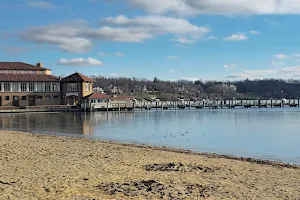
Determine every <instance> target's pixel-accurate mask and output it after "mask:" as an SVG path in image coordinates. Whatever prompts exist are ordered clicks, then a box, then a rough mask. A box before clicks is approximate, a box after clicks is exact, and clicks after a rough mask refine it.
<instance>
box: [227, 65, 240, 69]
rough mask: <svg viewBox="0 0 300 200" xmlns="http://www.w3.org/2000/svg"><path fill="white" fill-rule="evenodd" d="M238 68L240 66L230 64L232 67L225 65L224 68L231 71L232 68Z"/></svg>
mask: <svg viewBox="0 0 300 200" xmlns="http://www.w3.org/2000/svg"><path fill="white" fill-rule="evenodd" d="M237 66H238V65H237V64H230V65H224V68H226V69H231V68H236V67H237Z"/></svg>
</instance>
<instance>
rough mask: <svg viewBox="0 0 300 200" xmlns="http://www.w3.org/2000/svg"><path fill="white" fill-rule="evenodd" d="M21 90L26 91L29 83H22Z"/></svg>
mask: <svg viewBox="0 0 300 200" xmlns="http://www.w3.org/2000/svg"><path fill="white" fill-rule="evenodd" d="M20 87H21V92H26V91H27V83H21V86H20Z"/></svg>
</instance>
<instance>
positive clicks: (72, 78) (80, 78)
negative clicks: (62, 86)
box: [61, 72, 95, 82]
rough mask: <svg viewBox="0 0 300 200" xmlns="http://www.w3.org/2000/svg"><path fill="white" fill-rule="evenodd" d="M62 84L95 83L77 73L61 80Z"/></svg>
mask: <svg viewBox="0 0 300 200" xmlns="http://www.w3.org/2000/svg"><path fill="white" fill-rule="evenodd" d="M61 81H62V82H73V81H74V82H95V81H94V80H93V79H91V78H89V77H87V76H84V75H82V74H80V73H78V72H76V73H74V74H71V75H70V76H67V77H65V78H63V79H62V80H61Z"/></svg>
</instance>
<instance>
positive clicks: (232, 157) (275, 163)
mask: <svg viewBox="0 0 300 200" xmlns="http://www.w3.org/2000/svg"><path fill="white" fill-rule="evenodd" d="M5 131H6V130H5ZM7 132H20V133H24V134H32V135H34V136H46V137H63V138H67V139H73V140H74V139H78V140H88V141H97V142H100V143H106V144H114V145H122V146H127V147H136V148H146V149H151V150H158V151H167V152H173V153H182V154H187V155H198V156H205V157H207V158H223V159H228V160H237V161H242V162H249V163H255V164H260V165H270V166H274V167H286V168H293V169H300V164H290V163H286V162H281V161H273V160H268V159H260V158H254V157H244V156H235V155H230V154H220V153H209V152H197V151H192V150H186V149H181V148H173V147H167V146H155V145H148V144H140V143H135V142H119V141H112V140H100V139H91V138H84V137H75V136H67V135H64V134H61V135H54V134H45V133H43V134H40V133H33V132H26V131H7ZM0 134H1V130H0Z"/></svg>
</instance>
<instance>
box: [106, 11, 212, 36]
mask: <svg viewBox="0 0 300 200" xmlns="http://www.w3.org/2000/svg"><path fill="white" fill-rule="evenodd" d="M101 22H102V23H104V24H109V25H118V26H125V27H129V28H131V29H132V30H136V31H139V32H146V33H150V34H152V35H161V34H167V33H170V34H174V35H185V34H189V35H192V36H194V37H201V36H202V35H204V34H206V33H208V32H209V29H208V28H206V27H200V26H196V25H193V24H191V23H190V22H189V21H188V20H186V19H184V18H174V17H165V16H155V15H149V16H141V17H136V18H128V17H126V16H124V15H119V16H116V17H107V18H105V19H103V20H102V21H101Z"/></svg>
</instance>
